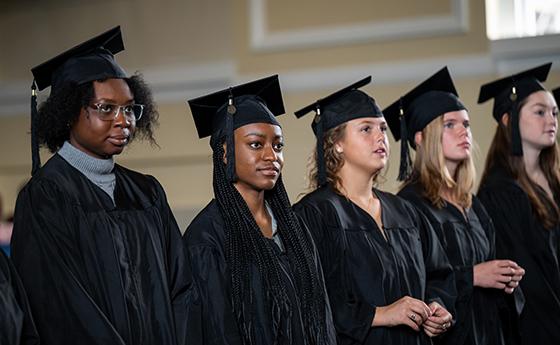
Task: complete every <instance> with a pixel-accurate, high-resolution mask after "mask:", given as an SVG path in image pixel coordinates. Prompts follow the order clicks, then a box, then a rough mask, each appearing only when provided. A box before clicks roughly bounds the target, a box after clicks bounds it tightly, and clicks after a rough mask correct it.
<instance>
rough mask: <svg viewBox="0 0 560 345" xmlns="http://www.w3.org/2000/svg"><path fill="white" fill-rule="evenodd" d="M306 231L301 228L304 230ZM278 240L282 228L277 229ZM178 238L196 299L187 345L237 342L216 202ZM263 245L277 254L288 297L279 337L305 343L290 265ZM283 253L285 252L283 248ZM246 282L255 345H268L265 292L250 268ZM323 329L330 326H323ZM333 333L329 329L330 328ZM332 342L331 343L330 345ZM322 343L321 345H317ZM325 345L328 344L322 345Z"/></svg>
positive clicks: (270, 341) (271, 242)
mask: <svg viewBox="0 0 560 345" xmlns="http://www.w3.org/2000/svg"><path fill="white" fill-rule="evenodd" d="M304 229H305V228H304ZM278 231H279V234H278V235H277V236H280V239H281V238H282V229H278ZM183 240H184V243H185V246H186V249H187V256H188V264H189V265H190V269H191V270H192V272H193V281H194V285H195V287H196V291H197V299H196V300H195V301H194V303H193V305H194V306H195V308H194V309H196V315H197V317H196V318H195V317H192V318H190V321H189V323H188V324H187V325H186V327H187V329H188V330H189V332H191V334H192V337H191V338H190V339H189V340H190V342H189V345H191V344H204V345H208V344H224V345H225V344H228V345H234V344H242V343H243V342H242V338H241V333H240V331H239V329H238V325H237V322H236V317H235V315H234V312H233V307H232V304H231V300H230V297H229V296H230V295H231V281H230V278H229V277H230V274H229V273H228V267H227V264H226V259H225V253H224V251H225V248H224V246H225V224H224V221H223V218H222V215H221V212H220V210H219V207H218V204H217V202H216V201H215V200H212V201H211V202H210V203H209V204H208V205H207V206H206V207H205V208H204V209H203V210H202V211H201V212H200V213H199V214H198V215H197V216H196V218H195V219H194V220H193V222H192V223H191V224H190V225H189V227H188V228H187V230H186V232H185V234H184V236H183ZM268 244H269V245H270V246H271V247H272V248H273V250H274V253H276V258H277V260H279V262H280V265H281V267H282V269H283V272H284V275H283V278H284V279H283V285H284V287H285V289H286V292H287V294H288V296H289V297H290V301H292V302H291V305H290V309H291V311H292V317H291V324H289V325H284V326H285V327H284V329H283V330H282V332H283V334H291V338H292V339H293V341H294V342H293V344H294V345H296V344H305V337H304V335H303V334H304V332H306V330H305V329H304V328H303V323H302V315H301V310H300V309H299V306H300V303H299V301H298V299H299V297H298V295H297V289H296V287H295V285H294V284H295V280H294V276H293V274H292V272H293V271H294V269H295V268H294V267H293V263H291V261H290V260H289V259H288V256H287V255H286V253H285V251H282V250H281V249H280V247H279V246H278V245H277V244H276V243H275V242H274V240H272V239H269V240H268ZM286 250H290V249H289V248H287V249H286ZM317 271H318V272H319V274H320V272H321V268H320V263H319V260H318V259H317ZM251 284H252V286H253V287H254V289H253V291H258V292H259V291H260V293H256V294H255V295H253V298H254V301H255V302H254V303H255V305H256V306H257V308H256V309H257V310H256V315H255V317H254V318H253V319H254V322H255V323H254V327H253V328H254V332H255V334H254V335H255V344H273V336H272V329H273V328H274V327H273V325H272V323H271V322H272V320H270V313H269V312H268V311H267V310H266V309H265V308H266V303H265V301H266V298H265V295H264V294H265V293H266V289H265V288H264V286H263V280H262V278H261V277H260V275H259V273H258V272H257V269H256V267H255V266H252V273H251ZM325 308H327V315H329V317H328V318H329V319H330V309H329V306H328V305H326V306H325ZM327 325H332V322H328V323H327ZM329 333H330V334H333V337H334V330H329ZM334 343H335V342H334V339H333V340H332V342H331V345H334ZM317 345H319V344H317ZM321 345H322V344H321ZM326 345H328V344H326Z"/></svg>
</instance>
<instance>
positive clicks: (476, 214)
mask: <svg viewBox="0 0 560 345" xmlns="http://www.w3.org/2000/svg"><path fill="white" fill-rule="evenodd" d="M422 193H423V188H422V186H421V185H420V184H419V183H415V184H409V185H407V186H406V187H405V188H404V189H403V190H401V191H400V192H399V193H398V195H399V196H400V197H403V198H405V199H407V200H408V201H410V202H411V204H413V205H414V206H416V207H417V208H418V210H419V211H421V212H422V213H423V214H424V215H425V216H426V218H427V219H428V221H429V222H430V224H431V225H432V228H433V229H434V231H435V233H436V234H437V236H438V238H439V240H440V243H441V244H442V246H443V249H444V250H445V252H446V254H447V257H448V258H449V261H450V263H451V265H452V266H453V271H454V273H455V280H456V287H457V292H458V295H457V301H456V302H455V311H456V315H455V320H456V323H455V325H453V327H452V328H451V329H450V330H449V331H448V332H447V333H446V334H445V335H444V336H442V337H440V338H439V339H436V341H435V342H436V343H441V344H450V345H451V344H453V345H462V344H469V345H471V344H472V345H483V344H484V345H500V344H504V339H503V334H502V327H501V322H499V308H500V306H501V305H503V298H504V295H505V293H504V292H503V290H496V289H484V288H479V287H474V286H473V267H474V266H475V265H476V264H479V263H481V262H485V261H489V260H493V259H495V257H496V256H495V255H496V253H495V230H494V226H493V225H492V221H491V220H490V218H489V216H488V214H487V213H486V211H485V210H484V207H483V206H482V204H481V203H480V201H479V200H478V199H477V198H476V197H475V196H473V201H472V207H471V208H469V209H468V210H467V211H466V217H465V216H464V215H463V214H462V213H461V211H459V210H458V209H457V208H456V207H455V206H453V205H451V204H449V203H447V202H446V203H445V205H444V206H443V207H442V208H437V207H435V206H434V205H433V204H432V203H431V202H430V201H429V200H428V199H427V198H425V197H424V196H422Z"/></svg>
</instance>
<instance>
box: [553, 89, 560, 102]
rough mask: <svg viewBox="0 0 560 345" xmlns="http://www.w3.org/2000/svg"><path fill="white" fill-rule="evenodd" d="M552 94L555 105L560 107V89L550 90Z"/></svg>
mask: <svg viewBox="0 0 560 345" xmlns="http://www.w3.org/2000/svg"><path fill="white" fill-rule="evenodd" d="M552 94H553V95H554V99H555V100H556V105H557V106H559V107H560V87H557V88H556V89H554V90H552Z"/></svg>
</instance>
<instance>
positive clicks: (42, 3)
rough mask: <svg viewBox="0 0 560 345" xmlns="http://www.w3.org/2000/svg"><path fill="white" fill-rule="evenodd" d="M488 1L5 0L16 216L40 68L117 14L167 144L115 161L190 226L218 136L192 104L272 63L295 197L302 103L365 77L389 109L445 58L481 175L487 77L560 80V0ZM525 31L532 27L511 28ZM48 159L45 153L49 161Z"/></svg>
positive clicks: (123, 60) (1, 89) (6, 146)
mask: <svg viewBox="0 0 560 345" xmlns="http://www.w3.org/2000/svg"><path fill="white" fill-rule="evenodd" d="M487 2H488V4H485V2H484V1H482V0H472V1H469V0H422V1H418V0H392V1H381V0H344V1H342V0H303V1H302V0H281V1H280V0H231V1H225V0H162V1H149V0H111V1H109V0H98V1H91V0H87V1H86V0H2V1H1V2H0V193H1V194H2V196H3V200H4V213H5V215H6V214H10V213H12V212H13V207H14V205H15V199H16V196H17V192H18V189H19V188H20V187H21V186H22V185H23V184H24V183H25V182H26V181H27V179H28V178H29V177H30V174H29V172H30V169H31V164H30V136H29V96H30V89H29V87H30V85H31V82H32V76H31V73H30V71H29V70H30V68H31V67H33V66H35V65H37V64H39V63H41V62H43V61H45V60H47V59H49V58H51V57H53V56H55V55H57V54H58V53H60V52H62V51H63V50H66V49H68V48H70V47H72V46H74V45H75V44H78V43H80V42H82V41H84V40H86V39H88V38H90V37H91V36H94V35H96V34H98V33H101V32H103V31H105V30H107V29H109V28H111V27H113V26H115V25H121V27H122V31H123V35H124V41H125V47H126V50H125V51H124V52H122V53H120V54H118V55H117V61H119V63H120V64H121V65H122V66H124V67H125V69H126V70H127V71H128V72H131V73H132V72H135V71H138V72H140V73H142V74H144V76H145V78H146V79H147V81H148V82H149V83H150V85H151V86H152V87H153V90H154V95H155V98H156V101H157V102H158V104H159V110H160V126H159V129H158V131H157V133H156V134H157V136H156V139H157V141H158V143H159V148H158V147H151V146H150V145H149V144H147V143H143V142H134V143H133V144H132V145H131V147H130V148H129V149H128V150H127V151H126V152H125V153H124V154H122V155H121V156H119V157H117V161H118V162H119V163H121V164H123V165H125V166H128V167H130V168H132V169H136V170H140V171H142V172H144V173H147V174H152V175H154V176H156V177H157V178H158V179H159V181H160V182H161V183H162V184H163V186H164V187H165V189H166V192H167V196H168V199H169V203H170V205H171V207H172V208H173V210H174V212H175V215H176V217H177V220H178V222H179V224H180V226H181V228H183V229H184V228H185V226H186V225H187V224H188V222H189V220H190V219H191V218H192V217H193V216H194V215H195V214H196V213H197V212H198V211H199V210H200V209H201V208H202V207H203V206H204V205H205V204H206V203H207V202H208V200H209V199H210V198H211V197H212V184H211V176H212V170H211V168H212V167H211V158H210V148H209V145H208V140H207V139H206V140H198V138H197V136H196V130H195V128H194V123H193V121H192V118H191V115H190V112H189V109H188V107H187V106H186V104H185V101H186V100H187V99H189V98H193V97H197V96H200V95H203V94H205V93H208V92H211V91H214V90H217V89H220V88H224V87H227V86H229V85H233V84H238V83H241V82H245V81H249V80H251V79H254V78H259V77H264V76H267V75H271V74H279V75H280V81H281V85H282V88H283V91H284V101H285V105H286V110H287V114H286V115H284V116H282V117H280V118H279V120H280V122H281V124H282V126H283V130H284V134H285V137H286V144H287V145H286V150H285V159H286V164H285V168H284V172H283V175H284V179H285V182H286V185H287V188H288V192H289V194H290V197H291V199H292V201H293V202H294V201H295V200H296V199H297V197H298V195H300V193H303V192H305V190H306V186H307V180H306V177H307V161H308V157H309V155H310V154H311V152H312V148H313V145H314V137H313V134H312V132H311V129H310V123H311V120H312V116H308V117H307V118H303V119H301V120H296V119H295V117H294V116H293V112H294V111H295V110H297V109H299V108H300V107H301V106H303V105H306V104H308V103H310V102H312V101H314V100H315V99H317V98H320V97H322V96H325V95H326V94H329V93H331V92H333V91H335V90H336V89H338V88H340V87H343V86H345V85H347V84H349V83H351V82H354V81H356V80H358V79H360V78H362V77H364V76H366V75H372V76H373V83H372V84H371V85H369V86H368V87H366V88H365V89H364V90H365V91H366V92H368V93H369V94H370V95H372V96H373V97H374V98H375V99H376V100H377V102H378V103H379V104H380V105H381V107H385V106H387V105H389V104H390V103H392V102H393V101H394V100H396V99H397V98H398V97H399V96H400V95H402V94H403V93H405V92H407V91H408V90H409V89H410V88H412V87H413V86H415V85H416V84H417V83H419V82H420V81H422V80H423V79H425V78H426V77H428V76H430V75H431V74H433V73H434V72H436V71H437V70H439V69H440V68H442V67H443V66H445V65H447V66H448V67H449V69H450V71H451V73H452V75H453V77H454V79H455V81H456V86H457V89H458V91H459V94H460V96H461V99H462V100H463V101H464V102H465V104H466V105H467V107H468V108H469V112H470V116H471V122H472V125H473V134H474V137H475V140H476V141H477V142H478V145H479V147H480V150H479V151H480V152H479V154H478V155H477V158H476V163H477V167H478V168H479V170H478V171H479V173H481V172H482V170H481V169H482V166H483V163H484V159H485V156H486V152H487V149H488V146H489V144H490V140H491V139H492V135H493V133H494V130H495V127H496V124H495V122H494V120H493V119H492V117H491V115H490V110H491V102H489V103H487V104H483V105H478V104H476V99H477V96H478V89H479V87H480V85H481V84H483V83H485V82H487V81H490V80H493V79H495V78H497V77H499V76H503V75H507V74H509V73H515V72H517V71H521V70H523V69H526V68H529V67H532V66H534V65H537V64H540V63H544V62H548V61H553V62H554V64H553V70H552V72H551V75H550V76H549V79H548V81H547V82H546V83H545V85H546V86H548V87H550V88H553V87H557V86H560V35H559V34H558V33H555V32H558V31H560V28H558V31H555V30H556V29H555V28H556V27H557V26H560V14H556V17H555V13H556V12H558V11H559V10H557V9H560V2H559V1H558V0H548V1H542V0H531V1H529V0H525V1H523V0H488V1H487ZM537 2H540V3H548V4H552V5H553V6H552V7H550V9H549V10H548V12H546V7H545V10H543V9H542V8H535V4H536V3H537ZM520 4H521V5H520ZM528 4H532V5H531V6H532V7H530V6H529V5H528ZM520 6H522V7H521V10H520ZM523 6H525V7H523ZM527 6H529V7H527ZM555 6H556V7H555ZM530 11H533V12H530ZM555 11H556V12H555ZM527 15H529V17H530V19H531V18H532V19H531V20H532V21H529V22H530V23H529V24H527V23H525V22H523V23H524V25H525V27H526V30H525V31H523V32H521V34H520V33H519V32H518V31H519V29H518V27H519V25H521V24H520V23H521V22H520V19H519V18H521V17H520V16H527ZM543 15H548V16H549V17H547V18H544V19H543ZM523 18H525V17H523ZM523 20H526V19H523ZM523 23H522V24H523ZM535 23H536V24H535ZM516 25H517V27H516ZM531 25H532V26H531ZM539 25H540V26H539ZM487 28H488V29H487ZM527 28H528V29H527ZM508 30H509V31H508ZM516 30H517V31H516ZM508 32H509V33H510V34H508ZM489 33H490V36H491V37H492V38H493V39H492V40H491V39H489V38H488V35H489ZM543 34H544V35H543ZM527 35H529V36H532V37H513V36H527ZM48 92H49V90H48V89H47V90H45V91H43V92H41V93H40V99H45V97H46V96H48ZM391 147H392V152H393V153H392V155H391V159H390V164H389V168H388V169H387V171H386V174H385V179H384V180H385V181H384V182H383V183H382V184H381V186H380V187H381V188H382V189H385V190H389V191H392V192H395V191H396V190H397V188H398V184H397V183H396V181H395V179H396V174H397V170H398V158H399V157H398V155H399V150H398V148H399V147H398V145H396V144H395V143H394V141H393V140H392V138H391ZM48 157H49V153H48V152H46V151H42V159H43V162H44V161H46V160H47V159H48Z"/></svg>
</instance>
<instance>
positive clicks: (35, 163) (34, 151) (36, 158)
mask: <svg viewBox="0 0 560 345" xmlns="http://www.w3.org/2000/svg"><path fill="white" fill-rule="evenodd" d="M38 116H39V114H38V112H37V84H36V83H35V80H33V84H31V162H32V163H31V176H33V175H34V174H35V173H36V172H37V170H39V168H40V167H41V156H40V155H39V142H38V138H37V121H38Z"/></svg>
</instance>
